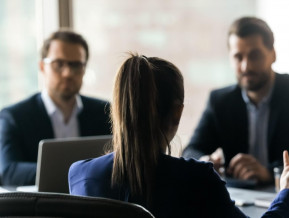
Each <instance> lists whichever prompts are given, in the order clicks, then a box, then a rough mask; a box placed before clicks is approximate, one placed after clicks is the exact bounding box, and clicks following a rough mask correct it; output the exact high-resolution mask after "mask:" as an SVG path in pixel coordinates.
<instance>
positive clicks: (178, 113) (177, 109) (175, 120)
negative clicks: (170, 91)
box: [173, 104, 184, 125]
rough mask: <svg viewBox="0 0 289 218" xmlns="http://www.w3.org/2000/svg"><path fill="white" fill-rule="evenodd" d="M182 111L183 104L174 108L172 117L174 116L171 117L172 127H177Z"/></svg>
mask: <svg viewBox="0 0 289 218" xmlns="http://www.w3.org/2000/svg"><path fill="white" fill-rule="evenodd" d="M183 109H184V104H178V105H176V106H175V111H174V115H173V116H174V117H173V123H174V125H179V123H180V119H181V117H182V113H183Z"/></svg>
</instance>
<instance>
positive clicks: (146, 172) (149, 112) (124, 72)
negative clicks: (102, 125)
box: [111, 54, 183, 203]
mask: <svg viewBox="0 0 289 218" xmlns="http://www.w3.org/2000/svg"><path fill="white" fill-rule="evenodd" d="M156 61H159V62H157V63H158V64H157V65H156V64H154V62H156ZM160 61H163V60H161V59H157V58H147V57H145V56H139V55H133V54H131V57H130V58H128V59H127V60H126V61H125V62H124V63H123V65H122V66H121V68H120V69H119V71H118V73H117V75H116V79H115V84H114V91H113V102H112V110H111V117H112V121H113V146H114V151H115V157H114V164H113V171H112V185H113V186H115V185H128V187H129V190H130V193H131V194H132V195H134V196H136V195H137V196H141V197H143V198H144V199H145V200H146V201H147V203H149V202H151V199H152V193H153V184H155V170H156V166H157V162H158V157H159V155H160V153H161V149H162V147H163V145H168V142H167V139H166V137H165V134H164V133H163V126H164V120H165V119H164V116H165V115H164V113H165V114H166V113H167V112H166V111H169V109H168V108H167V109H166V111H164V108H165V107H166V106H170V105H166V106H164V105H163V102H167V101H169V99H168V98H165V97H162V98H161V96H160V94H161V95H166V94H169V93H163V92H164V90H163V89H160V81H161V80H162V79H161V78H159V77H160V75H157V74H158V73H157V72H159V71H160V72H163V71H164V70H163V69H159V68H158V67H159V66H158V65H159V64H160V63H161V62H160ZM163 62H164V61H163ZM164 63H167V62H164ZM172 66H173V65H172ZM170 67H171V66H170ZM174 70H177V72H178V73H179V71H178V69H177V68H174ZM165 73H167V72H165ZM179 75H180V73H179ZM163 80H164V81H166V78H163ZM181 81H182V76H181ZM173 82H174V83H175V81H173ZM181 85H183V84H181ZM162 86H163V85H162ZM165 87H167V86H165ZM169 89H170V88H169ZM182 96H183V94H182ZM163 98H164V99H163ZM182 100H183V99H182ZM167 114H168V113H167Z"/></svg>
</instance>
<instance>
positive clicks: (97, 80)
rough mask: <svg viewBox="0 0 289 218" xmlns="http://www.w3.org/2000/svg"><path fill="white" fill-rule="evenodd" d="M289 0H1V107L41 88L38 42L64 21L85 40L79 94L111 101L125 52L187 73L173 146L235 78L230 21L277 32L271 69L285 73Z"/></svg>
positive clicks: (181, 142) (186, 135) (187, 134)
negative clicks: (253, 21)
mask: <svg viewBox="0 0 289 218" xmlns="http://www.w3.org/2000/svg"><path fill="white" fill-rule="evenodd" d="M288 8H289V1H288V0H274V1H272V0H242V1H240V0H216V1H211V0H178V1H176V0H146V1H140V0H118V1H116V0H0V110H1V109H2V108H3V107H5V106H8V105H10V104H13V103H15V102H17V101H19V100H21V99H24V98H26V97H28V96H30V95H31V94H33V93H35V92H38V91H40V90H41V89H42V81H41V74H40V73H39V71H38V61H39V54H40V48H41V45H42V43H43V39H45V38H46V37H47V36H48V35H49V34H50V33H51V32H53V31H56V30H58V29H59V28H60V27H69V28H72V29H74V30H75V31H77V32H79V33H80V34H82V35H83V36H84V37H85V38H86V39H87V41H88V43H89V46H90V52H91V57H90V60H89V63H88V67H87V71H86V75H85V78H84V84H83V87H82V90H81V93H82V94H85V95H89V96H94V97H98V98H102V99H106V100H111V94H112V87H113V79H114V75H115V73H116V71H117V69H118V67H119V66H120V64H121V63H122V62H123V60H124V59H125V58H126V57H127V56H126V52H128V51H132V52H138V53H139V54H144V55H146V56H158V57H162V58H165V59H167V60H169V61H171V62H173V63H174V64H175V65H176V66H178V67H179V69H180V70H181V71H182V73H183V75H184V79H185V103H184V104H185V109H184V114H183V117H182V120H181V123H180V127H179V130H178V136H179V137H178V139H177V142H176V143H177V144H179V145H182V146H183V147H185V146H186V144H187V142H188V140H189V138H190V136H191V135H192V133H193V130H194V128H195V127H196V124H197V123H198V121H199V119H200V116H201V114H202V111H203V109H204V107H205V105H206V101H207V97H208V94H209V92H210V91H211V90H212V89H215V88H219V87H223V86H226V85H229V84H233V83H235V81H236V80H235V75H234V72H233V70H232V69H231V66H230V63H229V58H228V50H227V41H226V40H227V30H228V27H229V25H230V24H231V23H232V22H233V21H234V20H235V19H237V18H239V17H241V16H258V17H260V18H262V19H264V20H265V21H267V23H268V24H269V25H270V27H271V28H272V30H273V32H274V35H275V48H276V52H277V62H276V63H275V64H274V70H276V71H277V72H280V73H284V72H287V73H288V72H289V62H288V61H287V58H289V43H288V39H289V25H288V24H289V13H288Z"/></svg>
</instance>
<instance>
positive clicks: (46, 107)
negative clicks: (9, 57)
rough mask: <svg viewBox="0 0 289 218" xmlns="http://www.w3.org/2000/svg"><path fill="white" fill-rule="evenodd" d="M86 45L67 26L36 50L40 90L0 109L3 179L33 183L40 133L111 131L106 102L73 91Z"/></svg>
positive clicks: (81, 72) (47, 135)
mask: <svg viewBox="0 0 289 218" xmlns="http://www.w3.org/2000/svg"><path fill="white" fill-rule="evenodd" d="M88 57H89V49H88V45H87V42H86V41H85V39H84V38H83V37H82V36H81V35H79V34H77V33H74V32H71V31H57V32H55V33H53V34H52V35H51V36H50V37H49V38H48V39H47V40H46V41H45V42H44V45H43V48H42V51H41V61H40V63H39V68H40V71H41V73H42V75H43V78H44V90H43V91H42V92H41V93H37V94H35V95H33V96H31V97H30V98H28V99H25V100H24V101H21V102H19V103H17V104H15V105H12V106H10V107H7V108H4V109H3V110H2V111H1V112H0V172H1V175H2V183H3V185H13V186H14V185H33V184H35V175H36V161H37V153H38V144H39V141H40V140H42V139H48V138H66V137H78V136H93V135H108V134H111V131H110V125H109V111H108V110H109V105H108V102H106V101H102V100H99V99H93V98H89V97H85V96H82V95H80V94H79V90H80V88H81V85H82V79H83V76H84V73H85V67H86V64H87V60H88Z"/></svg>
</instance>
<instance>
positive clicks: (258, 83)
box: [238, 71, 271, 91]
mask: <svg viewBox="0 0 289 218" xmlns="http://www.w3.org/2000/svg"><path fill="white" fill-rule="evenodd" d="M248 75H250V76H253V77H254V78H253V79H248V80H247V81H246V82H244V81H242V79H243V77H246V76H248ZM270 79H271V73H270V71H269V72H258V73H257V72H253V71H250V72H247V73H245V74H242V75H241V77H239V79H238V83H239V86H240V87H242V88H243V89H245V90H247V91H259V90H260V89H262V88H263V87H264V86H266V85H267V84H268V83H269V82H270Z"/></svg>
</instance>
